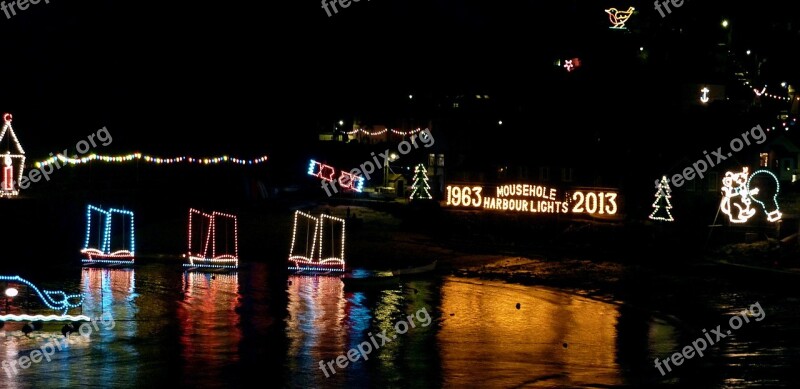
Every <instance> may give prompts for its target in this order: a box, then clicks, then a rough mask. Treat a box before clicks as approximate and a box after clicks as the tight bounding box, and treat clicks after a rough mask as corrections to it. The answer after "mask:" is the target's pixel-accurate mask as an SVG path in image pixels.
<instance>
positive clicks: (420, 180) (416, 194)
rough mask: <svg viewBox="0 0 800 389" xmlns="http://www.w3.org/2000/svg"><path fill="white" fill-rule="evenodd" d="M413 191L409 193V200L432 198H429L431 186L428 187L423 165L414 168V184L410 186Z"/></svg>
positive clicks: (426, 173)
mask: <svg viewBox="0 0 800 389" xmlns="http://www.w3.org/2000/svg"><path fill="white" fill-rule="evenodd" d="M411 187H412V188H413V190H412V191H411V197H409V198H410V199H411V200H430V199H432V198H433V196H431V192H430V191H429V189H431V186H430V185H428V171H427V170H426V169H425V166H424V165H423V164H419V165H417V167H415V168H414V183H413V184H411Z"/></svg>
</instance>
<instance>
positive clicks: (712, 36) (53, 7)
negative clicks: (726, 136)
mask: <svg viewBox="0 0 800 389" xmlns="http://www.w3.org/2000/svg"><path fill="white" fill-rule="evenodd" d="M509 3H513V4H499V3H495V2H488V1H448V0H436V1H399V0H372V1H368V0H362V1H360V2H358V3H352V4H351V6H350V7H349V8H347V9H340V10H339V11H340V12H339V13H338V14H335V15H333V16H332V17H328V16H327V15H326V13H325V11H324V10H323V9H322V7H321V4H320V2H316V1H303V2H302V4H301V2H299V1H283V2H269V3H260V2H259V3H257V4H250V3H246V2H237V3H228V4H223V3H221V2H191V3H184V4H172V3H171V2H170V3H169V4H167V3H166V2H164V3H159V2H129V1H121V2H120V1H97V0H95V1H82V2H67V1H63V0H54V1H51V2H50V4H45V3H43V2H42V3H40V4H38V5H31V6H30V7H29V8H28V9H27V10H25V11H22V12H18V14H17V15H16V16H14V17H12V18H11V19H10V20H6V19H5V17H4V15H2V14H0V33H2V34H3V37H4V39H3V40H2V42H3V60H2V64H0V74H2V75H3V82H2V86H1V87H0V91H2V92H1V93H0V109H1V110H4V111H9V112H13V113H14V114H15V128H16V129H17V132H18V134H19V136H20V138H21V140H22V141H23V144H25V145H26V146H27V148H28V149H29V151H28V153H29V155H46V154H47V153H48V152H50V151H53V150H56V149H58V150H60V149H62V148H63V147H64V146H71V145H73V144H74V143H75V142H76V141H77V140H79V139H81V138H83V137H85V136H86V135H88V134H89V133H91V132H94V131H96V129H97V128H99V127H101V126H107V127H108V129H109V130H110V131H111V133H112V134H113V135H114V143H113V145H112V146H110V147H109V150H110V151H114V152H128V151H134V150H144V151H146V152H150V153H156V154H167V155H169V154H182V153H194V154H208V153H213V154H216V153H219V152H227V153H241V154H244V155H245V156H248V155H250V156H252V155H261V154H265V153H267V154H269V153H273V154H274V153H279V152H281V151H286V150H287V146H288V148H289V149H292V152H297V151H301V150H302V148H303V145H302V143H303V142H302V140H303V139H308V138H309V136H310V137H311V139H313V135H314V134H316V133H317V132H318V131H319V130H320V129H321V128H327V127H328V126H329V124H330V123H331V122H333V121H336V120H338V119H339V118H344V119H346V120H352V118H353V117H356V116H359V117H361V116H372V117H377V118H376V120H378V118H386V121H391V120H398V118H402V117H403V116H408V112H409V111H413V112H415V113H417V114H418V113H419V110H422V112H427V111H425V110H426V109H428V108H430V107H435V105H436V102H437V101H439V100H441V99H442V96H453V95H458V94H470V93H481V94H484V93H486V94H491V95H493V96H497V98H498V99H499V100H498V101H499V102H498V105H497V108H496V109H497V112H496V115H497V116H504V117H506V122H507V123H508V125H507V126H506V131H508V132H509V133H508V134H506V135H505V136H506V139H500V140H497V139H496V138H494V140H495V141H496V142H494V143H492V144H493V145H494V146H497V147H502V146H503V144H504V143H508V142H507V140H508V139H507V137H509V136H511V137H525V139H529V140H531V141H534V140H535V139H549V138H547V135H546V133H548V132H551V131H552V130H553V129H556V128H560V129H561V130H563V131H567V132H571V133H573V134H578V135H580V134H584V133H585V134H590V135H592V134H593V133H594V132H596V131H597V129H596V128H595V127H603V128H615V129H616V130H615V132H620V133H621V132H626V131H627V132H638V131H641V130H642V127H643V126H645V127H650V128H655V129H662V130H665V129H670V128H673V127H676V126H679V127H686V126H690V124H687V123H685V122H683V123H670V120H672V119H670V117H671V116H672V115H670V114H669V113H668V112H670V110H672V109H674V108H675V107H674V106H673V105H672V104H675V102H674V99H673V97H674V94H675V93H677V89H676V83H702V82H713V81H724V80H722V79H721V78H723V77H725V75H722V74H718V72H715V69H713V65H711V63H710V62H711V61H710V60H709V57H710V56H711V54H710V52H711V50H710V48H712V47H713V46H714V45H715V42H718V41H722V40H723V35H722V34H724V32H722V31H721V29H720V28H719V23H720V20H721V19H722V18H723V17H726V18H729V19H730V20H731V23H732V25H733V26H734V30H733V34H734V42H733V43H734V48H735V49H739V50H743V49H744V47H747V48H750V49H752V50H754V51H757V52H759V53H762V55H764V56H768V57H769V61H768V66H766V67H765V68H764V69H765V74H764V76H765V77H775V79H776V80H777V79H779V78H786V77H787V76H788V75H790V74H796V72H794V69H796V67H797V65H796V60H795V57H796V56H797V52H796V51H797V47H798V41H799V40H800V37H798V35H797V31H798V28H797V25H798V23H800V13H798V12H797V7H796V6H795V8H794V9H789V8H788V7H787V5H786V2H782V1H773V2H759V3H757V4H756V3H738V2H727V1H726V2H703V3H702V4H701V3H700V2H699V1H686V3H685V4H684V5H683V6H682V7H681V8H679V9H676V10H675V12H673V13H672V14H671V15H668V16H667V17H666V18H663V19H662V18H661V17H660V16H659V15H658V13H657V12H656V11H655V10H654V9H653V5H652V3H650V2H632V3H624V4H616V3H615V4H612V3H610V2H605V3H603V4H600V3H595V2H588V1H556V2H542V1H515V2H509ZM606 3H608V4H606ZM768 4H773V5H774V6H771V5H768ZM628 5H634V6H636V7H637V9H638V11H639V13H638V14H637V15H635V16H634V18H633V19H632V20H631V22H629V27H630V30H631V31H630V33H621V34H617V31H608V29H607V28H606V27H607V25H608V20H607V17H606V15H605V14H604V13H603V8H604V7H609V6H617V7H620V8H622V7H627V6H628ZM768 20H769V21H776V22H781V21H783V22H787V21H793V23H794V24H793V26H794V28H793V29H792V32H789V31H782V30H781V28H782V27H780V25H786V24H785V23H783V24H781V23H778V24H775V25H773V24H772V23H771V22H768ZM640 46H643V47H646V48H647V50H648V55H649V61H648V62H647V64H646V65H642V64H641V63H639V60H638V57H637V56H638V47H640ZM573 56H577V57H580V58H582V59H583V60H584V63H586V64H587V65H586V67H585V68H584V69H582V73H581V74H577V73H576V74H575V77H572V78H571V79H566V78H565V77H564V73H563V72H562V71H560V70H561V69H559V68H556V67H555V66H554V65H553V63H554V61H555V60H557V59H559V58H567V57H573ZM408 94H414V95H415V96H417V98H418V100H417V101H418V102H417V104H418V106H416V107H408V104H409V103H408V101H407V100H406V99H407V96H408ZM631 96H636V98H635V99H631ZM576 113H582V114H580V115H576ZM493 114H494V113H493ZM431 116H435V115H431ZM657 116H663V117H666V119H665V120H661V119H659V120H656V121H655V122H654V121H653V118H654V117H657ZM620 117H624V118H625V119H624V120H620V119H619V118H620ZM434 119H435V117H434ZM662 127H664V128H662ZM695 130H696V129H695V128H692V129H691V130H689V131H695ZM464 131H476V130H475V129H465V130H464ZM648 131H652V130H648ZM206 134H207V135H206ZM253 134H258V138H259V139H260V141H258V142H254V141H252V138H253ZM465 135H466V134H465ZM470 135H471V136H474V135H480V134H470ZM542 136H544V137H545V138H541V137H542ZM592 136H593V135H592ZM279 139H280V140H279ZM626 139H627V141H628V142H633V143H634V144H635V143H636V142H638V141H641V140H644V139H642V138H640V137H629V136H626ZM295 140H296V141H295ZM279 142H280V143H282V144H277V143H279ZM515 143H516V142H515ZM523 143H524V142H523ZM295 147H296V148H295ZM223 149H224V150H223ZM287 152H288V151H287Z"/></svg>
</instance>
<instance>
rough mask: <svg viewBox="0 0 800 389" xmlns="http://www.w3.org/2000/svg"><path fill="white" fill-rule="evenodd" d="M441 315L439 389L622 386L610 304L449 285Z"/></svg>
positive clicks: (499, 287)
mask: <svg viewBox="0 0 800 389" xmlns="http://www.w3.org/2000/svg"><path fill="white" fill-rule="evenodd" d="M517 303H519V304H520V308H519V309H517V308H516V304H517ZM441 309H442V313H443V320H442V321H441V328H440V331H439V336H438V343H439V346H440V353H441V356H442V369H443V374H444V377H445V385H446V386H452V387H463V386H475V385H478V386H493V387H518V386H522V385H533V384H537V383H538V384H540V385H549V386H552V385H557V386H562V385H563V386H567V387H574V386H592V385H597V386H604V385H619V384H621V378H620V371H619V367H618V366H617V364H616V361H615V355H616V344H615V341H616V327H615V326H616V323H617V318H618V315H619V313H618V311H617V308H616V306H614V305H610V304H605V303H601V302H597V301H593V300H589V299H585V298H582V297H577V296H575V295H571V294H566V293H561V292H556V291H551V290H548V289H542V288H530V287H524V286H516V285H508V284H501V283H495V282H480V283H477V282H474V281H467V280H458V279H448V280H447V281H446V282H445V284H444V286H443V287H442V307H441Z"/></svg>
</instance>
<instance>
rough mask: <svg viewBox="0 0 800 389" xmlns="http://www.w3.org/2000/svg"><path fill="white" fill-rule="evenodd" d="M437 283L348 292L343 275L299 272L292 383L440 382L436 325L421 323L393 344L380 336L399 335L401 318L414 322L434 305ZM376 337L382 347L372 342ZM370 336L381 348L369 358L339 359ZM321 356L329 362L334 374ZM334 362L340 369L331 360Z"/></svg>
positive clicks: (293, 299) (290, 325) (289, 323)
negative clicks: (342, 363)
mask: <svg viewBox="0 0 800 389" xmlns="http://www.w3.org/2000/svg"><path fill="white" fill-rule="evenodd" d="M436 288H438V285H437V283H435V282H431V281H420V282H416V283H407V284H406V285H405V286H404V287H403V288H397V289H385V290H380V289H378V290H374V289H367V290H360V291H352V292H351V291H348V292H345V291H344V284H343V283H342V282H341V280H339V278H336V277H328V276H291V277H290V278H289V285H288V288H287V290H288V294H289V304H288V313H289V315H288V317H287V319H286V334H287V336H288V337H289V341H290V342H289V348H288V350H287V366H288V368H289V370H290V380H291V383H290V386H292V387H301V386H302V387H321V386H326V387H330V386H347V387H366V386H383V385H406V384H408V383H414V386H436V383H437V382H438V381H439V379H438V371H437V369H435V368H433V367H435V366H437V364H438V356H437V354H436V353H435V352H431V350H433V349H435V347H436V344H435V328H434V327H435V326H434V325H431V326H429V327H427V328H424V327H421V326H420V325H418V323H417V322H415V323H414V324H415V327H414V328H410V329H409V331H408V333H406V334H404V335H398V336H397V338H396V339H391V340H390V341H389V342H386V343H384V341H382V340H381V338H380V337H378V336H377V335H378V334H381V333H383V331H385V335H386V336H388V337H389V338H392V334H394V333H395V324H396V323H397V322H398V321H401V320H405V321H408V320H409V319H408V316H409V315H414V314H415V313H416V312H417V311H418V310H419V309H421V308H425V309H427V310H428V311H431V310H433V309H434V308H433V307H435V306H436V304H437V303H436V301H433V297H434V296H435V295H437V294H438V293H435V292H432V290H435V289H436ZM413 320H416V319H413ZM373 338H374V339H375V340H376V342H377V344H378V347H374V346H372V345H374V344H375V343H373V342H372V339H373ZM364 342H366V343H369V344H370V345H371V346H370V347H371V348H372V349H373V350H372V351H371V352H369V353H368V354H367V355H366V357H367V358H368V359H367V360H366V361H365V360H364V359H362V358H359V359H357V360H356V362H348V363H347V366H346V367H344V368H342V367H340V366H338V365H337V364H336V363H335V359H336V358H337V357H338V356H340V355H345V356H346V354H347V352H348V350H351V349H357V348H358V347H359V345H361V344H362V343H364ZM320 361H323V363H325V364H326V372H327V373H328V376H327V377H326V375H325V373H324V372H323V370H322V369H320V365H319V363H320ZM330 361H334V362H333V364H332V367H331V366H330V365H327V363H328V362H330ZM333 371H335V373H333Z"/></svg>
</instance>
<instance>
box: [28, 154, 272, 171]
mask: <svg viewBox="0 0 800 389" xmlns="http://www.w3.org/2000/svg"><path fill="white" fill-rule="evenodd" d="M267 159H268V157H267V156H266V155H265V156H262V157H259V158H256V159H241V158H234V157H229V156H227V155H223V156H221V157H213V158H194V157H187V156H182V157H175V158H162V157H154V156H151V155H145V154H142V153H133V154H127V155H116V156H113V155H97V154H89V155H87V156H85V157H80V158H69V157H67V156H65V155H63V154H56V155H55V156H52V157H50V158H48V159H45V160H44V161H39V162H36V163H34V164H33V165H34V167H36V168H41V167H42V166H47V165H51V164H55V165H56V166H57V167H58V163H59V162H60V163H61V164H63V165H65V166H66V165H81V164H85V163H89V162H92V161H100V162H107V163H111V162H115V163H122V162H130V161H144V162H147V163H154V164H158V165H160V164H173V163H181V162H184V163H196V164H202V165H215V164H220V163H226V162H230V163H235V164H239V165H257V164H260V163H263V162H266V161H267Z"/></svg>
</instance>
